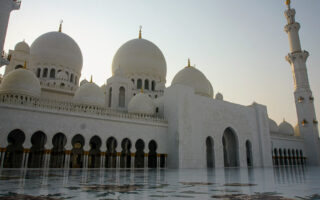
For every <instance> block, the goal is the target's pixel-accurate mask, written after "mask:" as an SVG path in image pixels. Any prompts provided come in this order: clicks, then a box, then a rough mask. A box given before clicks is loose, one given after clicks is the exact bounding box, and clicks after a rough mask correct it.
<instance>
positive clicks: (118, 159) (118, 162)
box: [116, 152, 121, 169]
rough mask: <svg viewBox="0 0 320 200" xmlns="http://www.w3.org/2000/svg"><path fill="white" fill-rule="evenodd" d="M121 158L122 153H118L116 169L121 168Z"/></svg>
mask: <svg viewBox="0 0 320 200" xmlns="http://www.w3.org/2000/svg"><path fill="white" fill-rule="evenodd" d="M120 156H121V153H120V152H117V162H116V168H117V169H118V168H120Z"/></svg>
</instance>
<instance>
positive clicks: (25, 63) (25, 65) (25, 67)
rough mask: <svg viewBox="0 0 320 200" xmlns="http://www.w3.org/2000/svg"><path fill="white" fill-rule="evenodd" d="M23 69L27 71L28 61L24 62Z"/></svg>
mask: <svg viewBox="0 0 320 200" xmlns="http://www.w3.org/2000/svg"><path fill="white" fill-rule="evenodd" d="M23 69H27V61H26V60H25V61H24V64H23Z"/></svg>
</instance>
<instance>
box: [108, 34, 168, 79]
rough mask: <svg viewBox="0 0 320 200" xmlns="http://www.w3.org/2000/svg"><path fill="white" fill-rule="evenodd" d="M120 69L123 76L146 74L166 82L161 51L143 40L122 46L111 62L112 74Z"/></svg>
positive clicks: (131, 41) (164, 61)
mask: <svg viewBox="0 0 320 200" xmlns="http://www.w3.org/2000/svg"><path fill="white" fill-rule="evenodd" d="M119 66H120V67H121V71H122V73H123V74H124V75H133V74H137V75H141V74H147V75H149V76H153V77H156V78H159V79H160V80H161V81H165V80H166V75H167V64H166V60H165V58H164V56H163V54H162V52H161V50H160V49H159V48H158V47H157V46H156V45H155V44H153V43H152V42H150V41H148V40H145V39H133V40H130V41H128V42H126V43H125V44H123V45H122V46H121V47H120V48H119V50H118V51H117V53H116V54H115V56H114V57H113V61H112V74H113V75H115V74H116V72H117V69H118V68H119Z"/></svg>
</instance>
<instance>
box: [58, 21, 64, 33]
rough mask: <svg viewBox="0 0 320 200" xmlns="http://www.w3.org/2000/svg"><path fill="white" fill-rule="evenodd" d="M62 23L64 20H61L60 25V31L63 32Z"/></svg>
mask: <svg viewBox="0 0 320 200" xmlns="http://www.w3.org/2000/svg"><path fill="white" fill-rule="evenodd" d="M62 23H63V20H60V25H59V32H60V33H61V32H62Z"/></svg>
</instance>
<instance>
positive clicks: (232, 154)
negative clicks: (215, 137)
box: [222, 128, 239, 167]
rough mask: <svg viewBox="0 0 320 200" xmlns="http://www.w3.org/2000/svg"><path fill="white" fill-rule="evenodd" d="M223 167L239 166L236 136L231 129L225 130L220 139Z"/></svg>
mask: <svg viewBox="0 0 320 200" xmlns="http://www.w3.org/2000/svg"><path fill="white" fill-rule="evenodd" d="M222 144H223V158H224V167H238V166H239V159H238V155H239V152H238V151H239V150H238V148H239V145H238V139H237V136H236V134H235V133H234V131H233V130H232V129H231V128H227V129H226V130H225V131H224V133H223V137H222Z"/></svg>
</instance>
